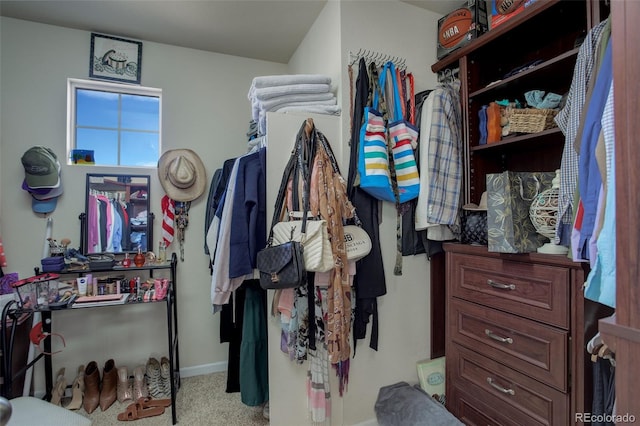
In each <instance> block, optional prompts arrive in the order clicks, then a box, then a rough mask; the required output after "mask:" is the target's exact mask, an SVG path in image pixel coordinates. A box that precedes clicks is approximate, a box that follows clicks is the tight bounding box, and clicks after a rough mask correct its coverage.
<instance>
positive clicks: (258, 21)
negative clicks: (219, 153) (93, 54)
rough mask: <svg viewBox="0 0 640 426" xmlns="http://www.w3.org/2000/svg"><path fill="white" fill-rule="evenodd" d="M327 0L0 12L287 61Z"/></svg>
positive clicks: (163, 2)
mask: <svg viewBox="0 0 640 426" xmlns="http://www.w3.org/2000/svg"><path fill="white" fill-rule="evenodd" d="M326 1H327V0H280V1H273V0H137V1H131V0H127V1H125V0H82V1H78V0H71V1H69V0H44V1H32V0H18V1H4V0H2V1H0V15H2V16H7V17H11V18H16V19H24V20H28V21H35V22H41V23H45V24H51V25H58V26H63V27H69V28H75V29H79V30H85V31H92V32H97V33H102V34H109V35H115V36H119V37H124V38H130V39H137V40H144V41H151V42H156V43H163V44H171V45H175V46H181V47H188V48H193V49H199V50H205V51H210V52H217V53H224V54H229V55H234V56H241V57H246V58H253V59H261V60H266V61H272V62H278V63H287V62H288V61H289V59H290V58H291V56H292V55H293V53H294V52H295V50H296V49H297V47H298V45H299V44H300V42H301V41H302V40H303V38H304V36H305V34H306V33H307V31H308V29H309V28H310V27H311V25H312V24H313V22H314V21H315V19H316V18H317V17H318V15H319V14H320V12H321V11H322V8H323V7H324V5H325V3H326ZM329 1H333V0H329ZM349 1H355V0H349ZM360 1H361V2H362V3H363V4H364V2H365V1H392V2H393V1H404V2H405V3H409V4H413V5H415V6H418V7H422V8H424V9H427V10H431V11H433V12H436V13H438V14H442V15H444V14H446V13H447V12H449V11H451V10H453V9H455V8H456V6H457V5H459V4H460V3H461V1H459V0H360Z"/></svg>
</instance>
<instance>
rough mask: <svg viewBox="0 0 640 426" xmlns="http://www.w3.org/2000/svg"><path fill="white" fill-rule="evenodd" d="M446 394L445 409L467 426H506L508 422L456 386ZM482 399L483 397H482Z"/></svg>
mask: <svg viewBox="0 0 640 426" xmlns="http://www.w3.org/2000/svg"><path fill="white" fill-rule="evenodd" d="M450 389H451V391H450V392H449V393H447V408H448V409H449V411H450V412H451V413H452V414H453V415H454V416H456V417H457V418H458V419H459V420H460V421H461V422H462V423H464V424H465V425H467V426H506V425H508V424H509V423H511V422H509V421H508V420H506V419H502V417H501V416H500V415H499V413H496V412H495V410H494V409H492V408H491V407H490V406H488V405H485V404H484V403H483V402H482V401H480V400H479V399H478V398H476V397H474V396H472V395H470V394H467V393H466V392H464V391H463V390H462V389H460V388H459V387H458V386H452V387H451V388H450ZM482 398H483V399H484V396H483V397H482Z"/></svg>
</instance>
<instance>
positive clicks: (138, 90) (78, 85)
mask: <svg viewBox="0 0 640 426" xmlns="http://www.w3.org/2000/svg"><path fill="white" fill-rule="evenodd" d="M77 89H87V90H100V91H105V92H113V93H120V94H127V95H140V96H152V97H156V98H158V101H159V105H158V107H159V113H158V114H159V117H158V158H160V154H161V153H162V89H158V88H155V87H144V86H134V85H131V84H118V83H109V82H106V81H98V80H82V79H78V78H68V79H67V165H71V164H72V163H71V151H72V150H74V149H76V128H75V127H76V90H77ZM119 148H120V143H118V149H119ZM90 166H92V167H126V168H152V167H156V166H127V165H119V164H95V165H94V164H91V165H90Z"/></svg>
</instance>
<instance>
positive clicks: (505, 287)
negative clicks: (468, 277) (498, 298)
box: [487, 280, 516, 290]
mask: <svg viewBox="0 0 640 426" xmlns="http://www.w3.org/2000/svg"><path fill="white" fill-rule="evenodd" d="M487 284H489V285H490V286H491V287H493V288H498V289H500V290H515V289H516V285H515V284H500V283H497V282H495V281H494V280H487Z"/></svg>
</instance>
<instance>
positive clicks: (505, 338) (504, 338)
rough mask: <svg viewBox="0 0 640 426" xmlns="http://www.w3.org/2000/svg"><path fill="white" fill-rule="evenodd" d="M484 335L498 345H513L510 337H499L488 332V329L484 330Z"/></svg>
mask: <svg viewBox="0 0 640 426" xmlns="http://www.w3.org/2000/svg"><path fill="white" fill-rule="evenodd" d="M484 333H485V334H486V335H487V336H489V337H491V338H492V339H493V340H497V341H498V342H500V343H509V344H511V343H513V339H512V338H511V337H500V336H498V335H497V334H495V333H494V332H493V331H491V330H489V329H488V328H485V329H484Z"/></svg>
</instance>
